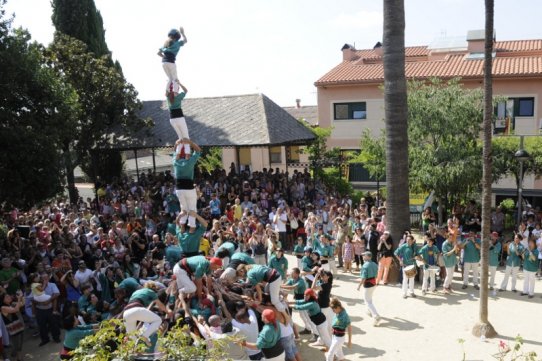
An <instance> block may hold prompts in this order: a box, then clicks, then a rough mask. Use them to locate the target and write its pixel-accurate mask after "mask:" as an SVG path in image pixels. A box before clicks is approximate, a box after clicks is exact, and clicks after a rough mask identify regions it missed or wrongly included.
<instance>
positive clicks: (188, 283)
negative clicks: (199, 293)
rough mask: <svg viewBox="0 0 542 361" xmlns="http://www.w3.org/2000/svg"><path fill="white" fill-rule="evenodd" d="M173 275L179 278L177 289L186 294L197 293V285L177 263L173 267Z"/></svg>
mask: <svg viewBox="0 0 542 361" xmlns="http://www.w3.org/2000/svg"><path fill="white" fill-rule="evenodd" d="M173 274H174V275H175V277H177V289H178V290H179V291H182V292H183V293H185V294H190V293H194V292H196V284H195V283H194V282H193V281H192V278H191V277H190V276H189V275H188V273H186V271H185V270H184V269H183V268H182V267H181V266H179V263H176V264H175V266H174V267H173Z"/></svg>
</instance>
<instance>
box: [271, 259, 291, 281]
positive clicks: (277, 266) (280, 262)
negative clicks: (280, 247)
mask: <svg viewBox="0 0 542 361" xmlns="http://www.w3.org/2000/svg"><path fill="white" fill-rule="evenodd" d="M269 267H270V268H273V269H274V270H277V272H278V273H279V274H280V276H281V277H282V279H286V271H288V260H287V259H286V257H284V256H282V257H281V258H277V256H272V257H271V258H270V259H269Z"/></svg>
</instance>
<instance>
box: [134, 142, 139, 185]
mask: <svg viewBox="0 0 542 361" xmlns="http://www.w3.org/2000/svg"><path fill="white" fill-rule="evenodd" d="M134 156H135V166H136V175H137V183H139V166H138V165H137V149H134Z"/></svg>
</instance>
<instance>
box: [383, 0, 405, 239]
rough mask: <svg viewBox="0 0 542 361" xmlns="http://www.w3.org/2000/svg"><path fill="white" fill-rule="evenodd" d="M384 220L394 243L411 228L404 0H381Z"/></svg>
mask: <svg viewBox="0 0 542 361" xmlns="http://www.w3.org/2000/svg"><path fill="white" fill-rule="evenodd" d="M383 43H384V44H383V51H384V107H385V113H386V182H387V191H388V198H387V201H386V214H387V215H386V219H387V226H388V229H389V231H390V233H391V235H392V236H393V239H394V240H395V242H398V240H399V239H400V238H401V235H402V233H403V232H404V231H405V230H406V229H409V228H410V211H409V193H408V189H409V188H408V133H407V128H408V122H407V88H406V78H405V4H404V0H384V36H383Z"/></svg>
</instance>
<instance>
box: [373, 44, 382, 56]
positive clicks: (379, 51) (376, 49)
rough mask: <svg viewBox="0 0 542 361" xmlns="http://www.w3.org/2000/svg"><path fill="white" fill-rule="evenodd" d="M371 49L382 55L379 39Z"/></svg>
mask: <svg viewBox="0 0 542 361" xmlns="http://www.w3.org/2000/svg"><path fill="white" fill-rule="evenodd" d="M373 50H374V52H375V54H376V55H377V56H380V57H381V56H382V55H383V54H384V48H383V47H382V43H381V42H380V41H379V42H377V43H376V44H375V46H373Z"/></svg>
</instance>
